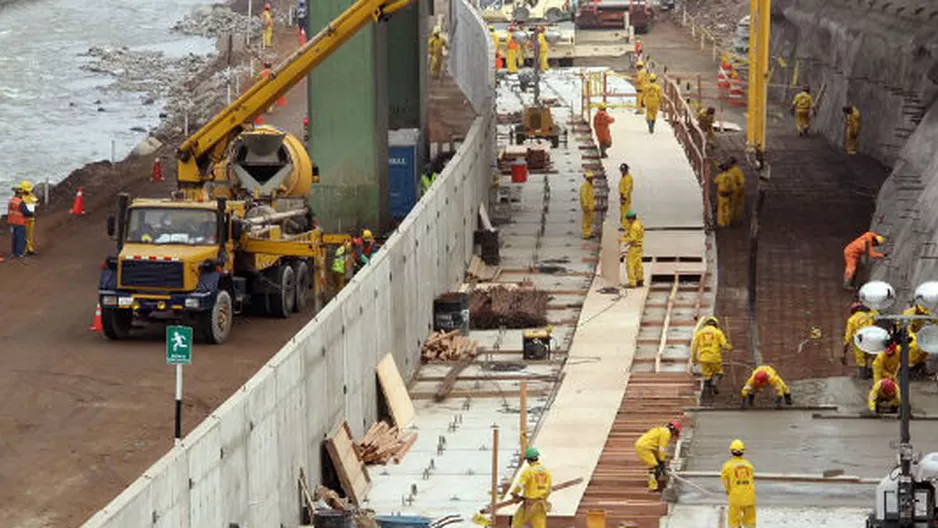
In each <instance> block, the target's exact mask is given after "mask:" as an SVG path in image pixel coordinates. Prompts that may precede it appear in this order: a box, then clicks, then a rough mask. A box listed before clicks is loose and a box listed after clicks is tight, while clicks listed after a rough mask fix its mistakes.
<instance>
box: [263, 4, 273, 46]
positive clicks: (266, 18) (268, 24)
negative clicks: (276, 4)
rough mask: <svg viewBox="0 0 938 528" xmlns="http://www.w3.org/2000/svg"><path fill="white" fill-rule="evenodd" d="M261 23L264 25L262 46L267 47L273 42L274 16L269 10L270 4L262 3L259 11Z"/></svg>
mask: <svg viewBox="0 0 938 528" xmlns="http://www.w3.org/2000/svg"><path fill="white" fill-rule="evenodd" d="M261 25H262V26H263V27H264V43H263V44H264V48H269V47H270V46H271V44H273V42H274V17H273V15H272V14H271V12H270V4H269V3H268V4H264V12H263V13H261Z"/></svg>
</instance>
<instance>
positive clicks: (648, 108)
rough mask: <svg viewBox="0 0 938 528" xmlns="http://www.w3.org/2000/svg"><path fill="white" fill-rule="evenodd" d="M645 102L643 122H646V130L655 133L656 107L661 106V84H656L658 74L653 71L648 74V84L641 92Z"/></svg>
mask: <svg viewBox="0 0 938 528" xmlns="http://www.w3.org/2000/svg"><path fill="white" fill-rule="evenodd" d="M643 93H644V95H643V101H644V103H645V122H646V123H648V132H649V133H650V134H654V133H655V121H656V120H657V119H658V108H660V107H661V98H662V94H661V86H659V85H658V76H657V75H655V74H654V73H653V74H651V75H649V76H648V85H647V86H645V91H644V92H643Z"/></svg>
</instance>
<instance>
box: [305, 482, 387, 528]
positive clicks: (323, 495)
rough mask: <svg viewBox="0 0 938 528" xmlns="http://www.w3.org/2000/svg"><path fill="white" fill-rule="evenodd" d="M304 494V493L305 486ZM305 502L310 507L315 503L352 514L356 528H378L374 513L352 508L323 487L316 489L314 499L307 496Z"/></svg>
mask: <svg viewBox="0 0 938 528" xmlns="http://www.w3.org/2000/svg"><path fill="white" fill-rule="evenodd" d="M304 492H306V489H305V486H304ZM307 501H310V502H311V503H312V505H315V504H316V503H319V504H325V505H326V506H328V508H329V509H332V510H335V511H344V512H353V515H352V518H353V520H354V521H355V525H356V526H358V528H378V523H377V521H375V512H373V511H371V510H361V509H358V508H356V507H355V506H352V505H351V504H349V501H348V500H347V499H343V498H342V497H340V496H339V494H338V493H336V492H335V491H333V490H331V489H329V488H327V487H325V486H319V487H317V488H316V495H315V498H313V497H309V496H307ZM322 509H326V508H322Z"/></svg>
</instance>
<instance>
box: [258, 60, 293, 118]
mask: <svg viewBox="0 0 938 528" xmlns="http://www.w3.org/2000/svg"><path fill="white" fill-rule="evenodd" d="M270 68H271V64H270V63H269V62H265V63H264V69H263V70H261V73H259V74H258V77H260V78H261V79H264V80H267V79H269V78H270ZM286 104H287V100H286V99H284V98H283V96H282V95H281V96H280V98H279V99H277V105H278V106H286ZM273 111H274V105H270V108H268V109H267V113H268V114H269V113H271V112H273Z"/></svg>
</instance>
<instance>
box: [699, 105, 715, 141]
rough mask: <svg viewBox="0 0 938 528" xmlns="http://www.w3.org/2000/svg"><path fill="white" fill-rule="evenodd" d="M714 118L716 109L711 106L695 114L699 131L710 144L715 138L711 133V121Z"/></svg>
mask: <svg viewBox="0 0 938 528" xmlns="http://www.w3.org/2000/svg"><path fill="white" fill-rule="evenodd" d="M715 116H716V109H715V108H713V107H712V106H708V107H707V108H704V109H703V110H701V111H700V112H698V113H697V125H698V126H699V127H700V131H701V132H703V133H704V134H706V135H707V141H710V142H711V143H712V142H714V141H716V139H717V136H716V134H714V133H713V120H714V117H715Z"/></svg>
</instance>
